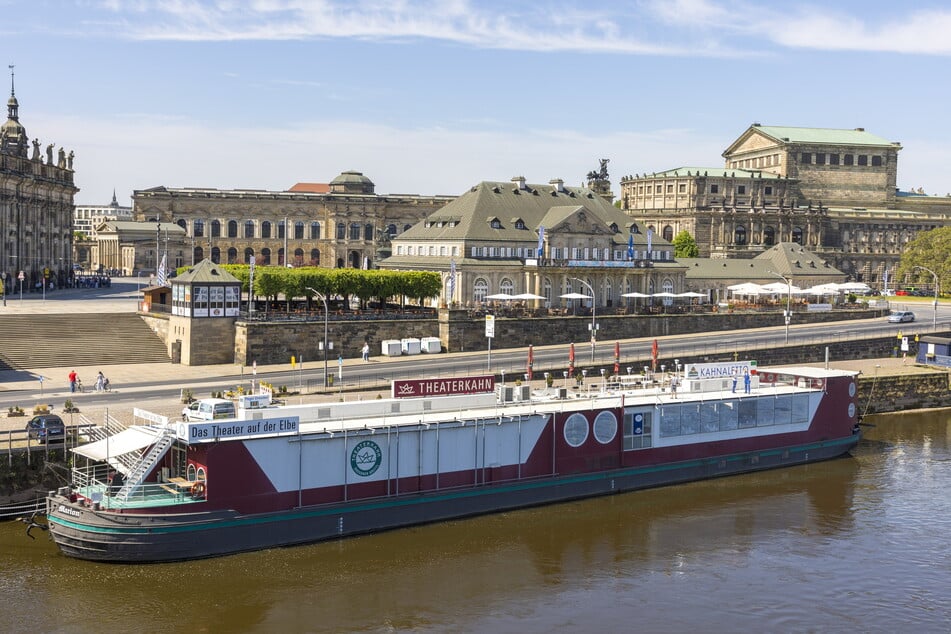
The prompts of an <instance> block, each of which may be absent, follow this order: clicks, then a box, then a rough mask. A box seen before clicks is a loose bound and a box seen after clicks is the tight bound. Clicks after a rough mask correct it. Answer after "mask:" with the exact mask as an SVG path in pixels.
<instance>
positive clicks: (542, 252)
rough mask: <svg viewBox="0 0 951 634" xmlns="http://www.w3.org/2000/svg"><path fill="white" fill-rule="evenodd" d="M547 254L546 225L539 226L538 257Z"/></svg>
mask: <svg viewBox="0 0 951 634" xmlns="http://www.w3.org/2000/svg"><path fill="white" fill-rule="evenodd" d="M543 255H545V227H542V226H541V225H539V227H538V257H542V256H543Z"/></svg>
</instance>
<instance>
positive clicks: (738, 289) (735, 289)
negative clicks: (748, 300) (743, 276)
mask: <svg viewBox="0 0 951 634" xmlns="http://www.w3.org/2000/svg"><path fill="white" fill-rule="evenodd" d="M726 289H727V290H728V291H731V292H732V293H733V294H734V295H762V294H763V293H766V292H768V291H764V290H763V287H762V286H760V285H759V284H754V283H753V282H743V283H742V284H734V285H733V286H727V287H726Z"/></svg>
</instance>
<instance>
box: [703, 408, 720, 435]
mask: <svg viewBox="0 0 951 634" xmlns="http://www.w3.org/2000/svg"><path fill="white" fill-rule="evenodd" d="M700 431H701V432H703V433H704V434H709V433H712V432H715V431H720V413H719V412H718V411H717V403H715V402H714V403H701V404H700Z"/></svg>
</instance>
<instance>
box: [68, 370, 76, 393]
mask: <svg viewBox="0 0 951 634" xmlns="http://www.w3.org/2000/svg"><path fill="white" fill-rule="evenodd" d="M68 378H69V391H70V392H75V391H76V381H77V379H78V377H77V376H76V370H70V371H69V376H68Z"/></svg>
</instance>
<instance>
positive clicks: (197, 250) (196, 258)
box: [192, 247, 205, 264]
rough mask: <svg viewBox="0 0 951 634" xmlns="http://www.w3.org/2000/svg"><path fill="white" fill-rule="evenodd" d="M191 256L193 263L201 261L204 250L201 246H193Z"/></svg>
mask: <svg viewBox="0 0 951 634" xmlns="http://www.w3.org/2000/svg"><path fill="white" fill-rule="evenodd" d="M192 258H193V261H194V262H195V264H197V263H199V262H201V261H202V260H204V259H205V251H204V249H202V248H201V247H195V251H194V253H192Z"/></svg>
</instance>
